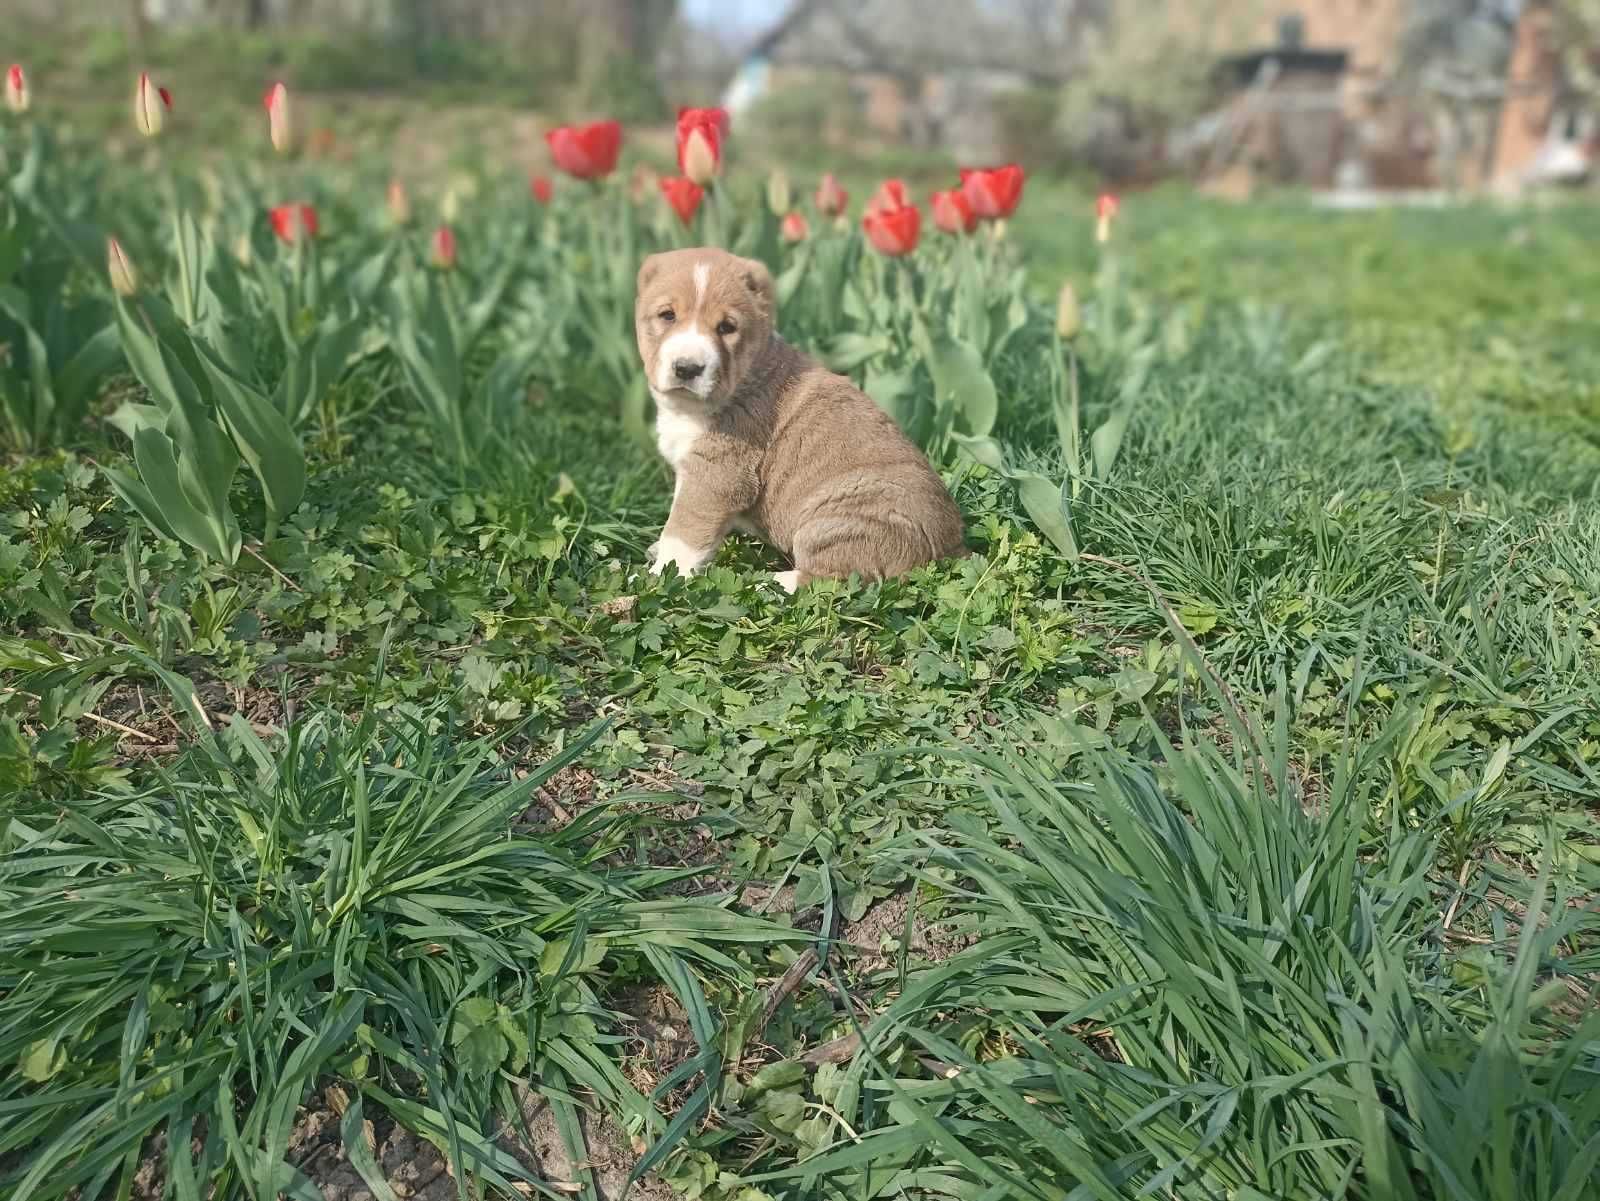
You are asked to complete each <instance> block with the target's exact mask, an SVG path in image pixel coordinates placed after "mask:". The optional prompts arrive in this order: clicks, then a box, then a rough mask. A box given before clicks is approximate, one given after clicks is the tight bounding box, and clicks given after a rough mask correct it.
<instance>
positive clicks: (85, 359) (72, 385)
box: [56, 325, 122, 405]
mask: <svg viewBox="0 0 1600 1201" xmlns="http://www.w3.org/2000/svg"><path fill="white" fill-rule="evenodd" d="M121 357H122V348H121V345H120V343H119V342H118V340H117V330H116V327H115V326H112V325H107V326H103V327H102V328H101V329H100V330H99V331H97V332H96V333H95V334H94V335H93V336H92V337H91V338H90V339H89V340H88V341H87V342H85V343H83V345H82V346H80V347H79V348H78V352H77V353H76V354H74V355H73V356H72V357H71V358H70V359H68V360H67V362H66V364H65V365H64V366H63V367H62V368H61V370H60V371H58V372H57V373H56V392H57V393H58V394H59V395H60V396H61V398H62V400H63V403H66V404H69V405H75V404H77V403H78V402H79V401H84V400H89V399H91V395H90V393H91V392H92V391H93V389H94V387H95V386H96V385H97V384H98V383H99V382H100V380H101V378H102V377H103V376H104V375H105V374H106V373H107V372H108V371H110V370H112V369H113V368H114V367H115V366H116V365H117V361H118V360H119V359H120V358H121Z"/></svg>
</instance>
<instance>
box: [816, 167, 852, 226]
mask: <svg viewBox="0 0 1600 1201" xmlns="http://www.w3.org/2000/svg"><path fill="white" fill-rule="evenodd" d="M849 203H850V193H849V192H846V191H845V190H844V187H843V185H841V184H840V183H839V181H838V180H837V179H835V178H834V177H833V172H832V171H829V172H828V173H827V174H826V175H824V176H823V177H822V182H821V183H820V184H818V185H817V212H819V213H821V214H822V215H823V216H824V217H838V216H841V215H842V214H843V213H844V210H845V208H846V206H848V205H849Z"/></svg>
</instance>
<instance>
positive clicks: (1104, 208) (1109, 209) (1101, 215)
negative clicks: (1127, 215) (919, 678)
mask: <svg viewBox="0 0 1600 1201" xmlns="http://www.w3.org/2000/svg"><path fill="white" fill-rule="evenodd" d="M1121 208H1122V204H1121V202H1120V201H1118V200H1117V198H1116V197H1115V196H1113V195H1112V194H1111V193H1110V192H1102V193H1100V199H1098V200H1096V201H1095V202H1094V216H1095V234H1094V237H1095V241H1097V242H1101V243H1105V242H1109V241H1111V221H1112V219H1113V218H1114V217H1116V215H1117V212H1118V211H1119V210H1120V209H1121Z"/></svg>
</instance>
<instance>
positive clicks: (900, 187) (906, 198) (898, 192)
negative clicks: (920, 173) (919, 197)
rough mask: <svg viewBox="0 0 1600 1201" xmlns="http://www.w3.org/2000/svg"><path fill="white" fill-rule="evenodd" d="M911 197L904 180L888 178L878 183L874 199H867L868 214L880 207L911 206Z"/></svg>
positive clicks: (899, 207) (901, 207) (900, 207)
mask: <svg viewBox="0 0 1600 1201" xmlns="http://www.w3.org/2000/svg"><path fill="white" fill-rule="evenodd" d="M910 205H911V197H910V195H909V194H908V193H907V192H906V185H905V182H904V181H903V180H899V179H886V180H884V181H883V182H882V183H881V184H879V185H878V190H877V191H876V192H874V193H873V194H872V199H871V200H869V201H867V212H868V214H871V213H875V212H877V211H878V210H879V209H903V208H907V207H910Z"/></svg>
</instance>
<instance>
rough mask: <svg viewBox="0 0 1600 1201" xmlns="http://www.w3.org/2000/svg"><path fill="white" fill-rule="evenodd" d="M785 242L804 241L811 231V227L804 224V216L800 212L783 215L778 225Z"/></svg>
mask: <svg viewBox="0 0 1600 1201" xmlns="http://www.w3.org/2000/svg"><path fill="white" fill-rule="evenodd" d="M780 232H781V233H782V234H783V240H784V241H785V242H790V243H793V242H804V241H805V240H806V237H807V236H808V235H809V234H810V233H811V227H810V226H809V225H807V224H806V219H805V217H804V216H803V215H802V214H800V213H790V214H788V216H786V217H784V219H783V225H782V226H781V227H780Z"/></svg>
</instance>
